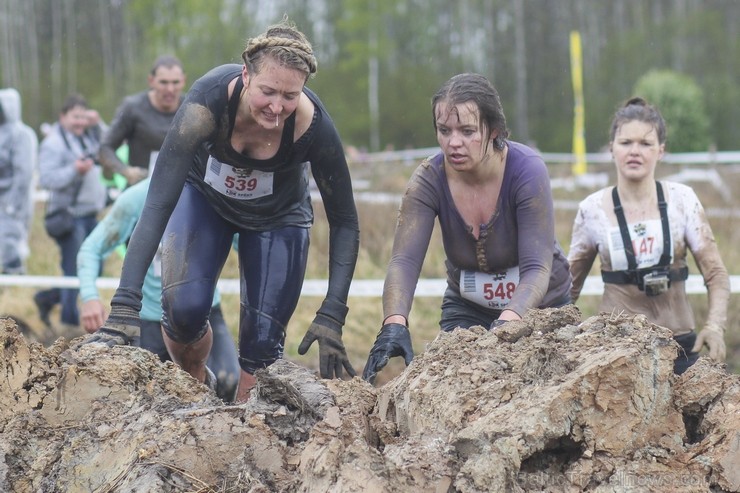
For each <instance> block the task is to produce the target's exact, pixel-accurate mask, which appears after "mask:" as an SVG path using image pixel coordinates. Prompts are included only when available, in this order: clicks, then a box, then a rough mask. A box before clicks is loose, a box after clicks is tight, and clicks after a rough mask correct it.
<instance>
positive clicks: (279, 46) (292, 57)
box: [242, 16, 318, 80]
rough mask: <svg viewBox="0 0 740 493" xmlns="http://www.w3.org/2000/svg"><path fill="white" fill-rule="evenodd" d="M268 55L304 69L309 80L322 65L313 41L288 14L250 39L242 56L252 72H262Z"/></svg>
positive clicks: (295, 67)
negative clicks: (309, 39) (312, 43)
mask: <svg viewBox="0 0 740 493" xmlns="http://www.w3.org/2000/svg"><path fill="white" fill-rule="evenodd" d="M265 57H270V58H272V59H273V60H275V61H277V62H278V63H279V64H280V65H282V66H284V67H288V68H293V69H296V70H299V71H301V72H303V73H304V74H306V80H308V78H309V77H310V76H311V75H312V74H315V73H316V69H317V68H318V63H317V61H316V57H315V56H314V54H313V48H312V47H311V43H310V42H309V41H308V38H306V36H305V35H304V34H303V33H302V32H300V31H299V30H298V29H297V28H296V27H295V24H293V23H292V22H290V21H289V20H288V17H287V16H285V17H283V20H282V21H280V22H279V23H277V24H274V25H272V26H270V27H268V28H267V30H266V31H265V32H264V33H262V34H260V35H259V36H257V37H256V38H251V39H250V40H249V41H247V47H246V49H245V50H244V52H243V53H242V60H244V64H245V65H246V66H247V71H249V73H254V74H258V73H259V72H260V70H261V69H262V64H263V63H264V60H265Z"/></svg>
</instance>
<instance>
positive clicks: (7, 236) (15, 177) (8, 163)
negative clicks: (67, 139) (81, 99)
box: [0, 88, 38, 274]
mask: <svg viewBox="0 0 740 493" xmlns="http://www.w3.org/2000/svg"><path fill="white" fill-rule="evenodd" d="M37 150H38V138H37V137H36V133H35V132H34V131H33V129H32V128H31V127H29V126H28V125H25V124H24V123H23V121H22V119H21V96H20V94H19V93H18V91H16V90H15V89H12V88H9V89H1V90H0V269H2V273H3V274H23V273H25V259H26V257H28V252H29V248H28V229H29V226H30V223H31V218H32V217H33V197H32V196H31V191H32V189H33V188H32V186H31V185H32V183H33V170H34V167H35V165H36V153H37Z"/></svg>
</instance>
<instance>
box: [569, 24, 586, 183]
mask: <svg viewBox="0 0 740 493" xmlns="http://www.w3.org/2000/svg"><path fill="white" fill-rule="evenodd" d="M582 60H583V57H582V52H581V33H579V32H578V31H571V33H570V68H571V77H572V79H573V97H574V107H573V118H574V121H573V158H574V161H573V167H572V172H573V174H574V175H576V176H579V175H583V174H585V173H586V138H585V136H584V135H585V123H584V112H583V69H582Z"/></svg>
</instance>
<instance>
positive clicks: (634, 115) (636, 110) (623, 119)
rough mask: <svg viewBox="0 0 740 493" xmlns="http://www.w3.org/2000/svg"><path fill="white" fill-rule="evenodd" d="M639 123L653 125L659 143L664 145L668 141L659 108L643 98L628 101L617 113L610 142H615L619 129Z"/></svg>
mask: <svg viewBox="0 0 740 493" xmlns="http://www.w3.org/2000/svg"><path fill="white" fill-rule="evenodd" d="M632 121H639V122H643V123H647V124H649V125H652V126H653V128H654V129H655V132H656V133H657V134H658V142H659V143H661V144H664V143H665V141H666V128H665V120H663V116H662V115H661V114H660V111H658V108H656V107H655V106H653V105H651V104H649V103H648V102H647V101H645V100H644V99H643V98H641V97H633V98H630V99H628V100H627V101H626V102H625V103H624V104H623V105H622V107H621V108H619V109H618V110H617V111H616V113H614V119H613V120H612V126H611V129H610V130H609V142H614V136H615V135H616V134H617V130H619V127H621V126H622V125H624V124H625V123H627V122H632Z"/></svg>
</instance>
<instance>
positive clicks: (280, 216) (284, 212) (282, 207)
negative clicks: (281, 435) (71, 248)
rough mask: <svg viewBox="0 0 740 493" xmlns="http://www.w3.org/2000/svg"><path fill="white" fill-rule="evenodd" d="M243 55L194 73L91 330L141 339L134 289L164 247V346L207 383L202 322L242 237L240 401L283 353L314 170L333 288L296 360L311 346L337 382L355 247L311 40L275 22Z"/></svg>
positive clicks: (342, 164) (354, 226) (300, 272)
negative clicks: (114, 282) (103, 311)
mask: <svg viewBox="0 0 740 493" xmlns="http://www.w3.org/2000/svg"><path fill="white" fill-rule="evenodd" d="M242 58H243V60H244V64H243V65H236V64H230V65H222V66H219V67H216V68H214V69H212V70H211V71H210V72H208V73H207V74H206V75H204V76H203V77H201V78H200V79H199V80H198V81H196V82H195V84H193V86H192V88H191V89H190V91H189V92H188V94H187V96H186V98H185V100H184V102H183V104H182V105H181V107H180V108H179V109H178V111H177V114H176V116H175V119H174V122H173V124H172V128H171V129H170V131H169V132H168V134H167V137H166V138H165V141H164V144H163V145H162V149H161V150H160V153H159V156H158V158H157V162H156V166H155V169H154V173H153V175H152V181H151V185H150V190H149V194H148V196H147V200H146V204H145V207H144V211H143V214H142V217H141V220H140V222H139V223H138V225H137V226H136V230H135V231H134V234H133V236H132V239H131V243H130V245H129V250H128V254H127V255H126V259H125V262H124V265H123V272H122V275H121V283H120V285H119V287H118V290H117V291H116V294H115V295H114V297H113V299H112V302H111V305H112V306H111V313H110V315H109V317H108V320H107V321H106V324H105V325H104V326H103V327H102V328H101V329H100V330H99V331H98V332H97V333H96V336H97V339H98V340H100V338H101V337H103V338H104V337H108V336H110V337H111V338H114V339H117V340H118V341H120V342H122V343H124V344H125V343H128V339H130V336H129V334H135V333H136V332H137V324H138V309H139V305H140V300H141V285H142V281H143V278H144V275H145V274H146V269H147V266H148V265H149V263H150V262H151V259H152V257H153V256H154V253H155V251H156V249H157V245H158V243H159V241H160V238H162V241H163V253H162V267H163V272H162V308H163V319H162V326H163V332H164V340H165V343H166V345H167V348H168V350H169V352H170V355H171V356H172V359H173V361H175V362H176V363H177V364H179V365H180V366H181V367H182V368H183V369H185V370H186V371H188V372H189V373H190V374H191V375H193V377H195V378H196V379H198V380H200V381H201V382H204V381H206V375H207V369H206V367H205V361H206V359H207V357H208V353H209V350H210V346H211V341H212V331H211V328H210V326H209V325H208V313H209V310H210V306H211V301H212V297H213V292H214V289H215V286H216V282H217V280H218V277H219V275H220V272H221V269H222V267H223V265H224V263H225V261H226V258H227V256H228V253H229V250H230V248H231V242H232V238H233V236H234V234H236V233H238V234H239V265H240V271H241V313H240V328H239V363H240V366H241V369H242V372H241V376H240V381H239V389H238V392H237V401H244V400H246V399H247V397H248V396H249V391H250V389H251V388H252V387H253V385H254V384H255V378H254V372H255V371H256V370H258V369H260V368H264V367H266V366H268V365H270V364H272V363H273V362H274V361H275V360H277V359H278V358H280V357H282V354H283V346H284V341H285V328H286V325H287V323H288V320H289V319H290V317H291V315H292V314H293V311H294V310H295V307H296V305H297V302H298V297H299V295H300V291H301V286H302V283H303V277H304V274H305V268H306V261H307V252H308V243H309V228H310V226H311V224H312V222H313V211H312V207H311V198H310V193H309V186H308V184H309V172H310V173H312V174H313V177H314V179H315V181H316V184H317V186H318V189H319V191H320V193H321V196H322V199H323V202H324V208H325V210H326V214H327V219H328V222H329V226H330V242H329V249H330V251H329V287H328V291H327V294H326V297H325V299H324V301H323V303H322V305H321V307H320V308H319V310H318V311H317V314H316V318H315V319H314V321H313V323H312V324H311V326H310V327H309V329H308V331H307V333H306V336H305V337H304V339H303V341H302V343H301V345H300V347H299V348H298V351H299V353H301V354H303V353H305V352H306V351H307V350H308V348H309V346H310V345H311V344H312V343H313V342H314V341H318V343H319V358H320V367H321V376H322V377H325V378H330V377H334V376H336V377H341V376H342V375H343V371H345V370H346V371H347V372H348V373H349V374H350V375H354V369H353V368H352V366H351V365H350V363H349V361H348V359H347V355H346V351H345V349H344V345H343V344H342V326H343V325H344V320H345V316H346V314H347V304H346V301H347V295H348V292H349V285H350V282H351V279H352V275H353V273H354V267H355V263H356V259H357V251H358V244H359V228H358V221H357V212H356V209H355V204H354V199H353V194H352V185H351V180H350V175H349V169H348V167H347V162H346V159H345V156H344V150H343V147H342V144H341V141H340V139H339V135H338V133H337V131H336V128H335V127H334V124H333V123H332V121H331V118H330V116H329V114H328V113H327V111H326V109H325V108H324V106H323V104H322V103H321V101H320V100H319V99H318V97H317V96H316V95H315V94H314V93H313V92H311V91H310V90H309V89H308V88H306V87H305V84H306V81H307V80H308V78H309V76H310V75H311V74H313V73H315V72H316V58H315V57H314V55H313V50H312V48H311V45H310V43H309V42H308V40H307V39H306V37H305V36H304V35H303V33H301V32H300V31H298V30H297V29H296V28H295V26H294V25H293V24H292V23H290V22H288V21H287V19H284V20H283V21H282V22H281V23H278V24H277V25H275V26H271V27H270V28H268V29H267V31H266V32H265V33H263V34H261V35H260V36H258V37H256V38H252V39H250V40H249V42H248V43H247V47H246V50H245V51H244V53H243V54H242ZM170 216H171V217H170ZM168 221H169V224H168ZM165 227H166V228H167V229H166V231H165ZM163 233H164V237H162V234H163ZM102 342H105V341H102Z"/></svg>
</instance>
